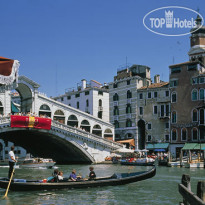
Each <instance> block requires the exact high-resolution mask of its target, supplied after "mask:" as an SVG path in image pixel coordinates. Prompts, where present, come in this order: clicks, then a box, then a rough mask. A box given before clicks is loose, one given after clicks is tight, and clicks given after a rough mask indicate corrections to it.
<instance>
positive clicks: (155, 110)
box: [154, 105, 157, 115]
mask: <svg viewBox="0 0 205 205" xmlns="http://www.w3.org/2000/svg"><path fill="white" fill-rule="evenodd" d="M154 114H155V115H156V114H157V105H154Z"/></svg>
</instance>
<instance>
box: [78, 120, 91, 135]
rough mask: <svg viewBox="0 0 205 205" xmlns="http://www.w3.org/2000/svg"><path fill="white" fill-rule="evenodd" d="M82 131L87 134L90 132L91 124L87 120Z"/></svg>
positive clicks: (84, 121) (82, 126)
mask: <svg viewBox="0 0 205 205" xmlns="http://www.w3.org/2000/svg"><path fill="white" fill-rule="evenodd" d="M80 127H81V129H83V130H85V131H86V132H90V123H89V122H88V121H87V120H83V121H82V122H81V125H80Z"/></svg>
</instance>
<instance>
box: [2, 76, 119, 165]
mask: <svg viewBox="0 0 205 205" xmlns="http://www.w3.org/2000/svg"><path fill="white" fill-rule="evenodd" d="M39 87H40V85H39V84H37V83H36V82H34V81H32V80H30V79H29V78H27V77H25V76H20V77H19V79H18V86H17V87H16V91H17V92H18V93H19V95H20V106H21V112H22V113H29V112H31V113H34V114H35V115H38V116H40V117H41V116H42V117H45V116H46V117H49V118H51V128H50V129H49V130H45V129H35V128H33V127H25V128H19V127H11V118H10V117H9V115H10V113H11V112H12V111H11V91H10V90H7V91H4V92H2V93H0V111H1V113H3V114H4V117H1V119H0V129H1V131H0V144H1V141H3V140H4V141H11V142H13V143H14V144H15V145H18V146H21V147H23V148H25V149H26V150H27V152H29V153H31V154H33V155H34V156H35V155H38V156H41V157H51V158H53V159H54V160H56V161H57V162H59V163H98V162H101V161H104V159H105V157H106V156H109V155H110V152H111V151H113V150H115V149H118V148H121V147H122V145H121V144H119V143H116V142H114V141H113V140H114V134H115V133H114V127H113V125H112V124H110V123H107V122H104V121H102V120H100V119H99V118H96V117H94V116H92V115H90V114H87V113H85V112H82V111H80V110H78V109H75V108H72V107H70V106H68V105H65V104H62V103H60V102H57V101H55V100H53V99H51V98H49V97H47V96H46V95H45V94H42V93H40V92H39V90H38V89H39ZM1 147H2V149H4V148H5V145H4V144H2V145H1Z"/></svg>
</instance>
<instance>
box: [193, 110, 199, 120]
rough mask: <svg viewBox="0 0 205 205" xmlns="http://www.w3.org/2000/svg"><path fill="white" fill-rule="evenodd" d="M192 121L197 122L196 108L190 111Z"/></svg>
mask: <svg viewBox="0 0 205 205" xmlns="http://www.w3.org/2000/svg"><path fill="white" fill-rule="evenodd" d="M192 121H193V122H197V121H198V111H197V110H196V109H194V110H193V111H192Z"/></svg>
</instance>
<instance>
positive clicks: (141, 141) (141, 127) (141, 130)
mask: <svg viewBox="0 0 205 205" xmlns="http://www.w3.org/2000/svg"><path fill="white" fill-rule="evenodd" d="M138 149H145V122H144V120H139V121H138Z"/></svg>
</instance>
